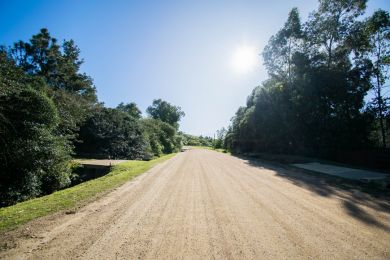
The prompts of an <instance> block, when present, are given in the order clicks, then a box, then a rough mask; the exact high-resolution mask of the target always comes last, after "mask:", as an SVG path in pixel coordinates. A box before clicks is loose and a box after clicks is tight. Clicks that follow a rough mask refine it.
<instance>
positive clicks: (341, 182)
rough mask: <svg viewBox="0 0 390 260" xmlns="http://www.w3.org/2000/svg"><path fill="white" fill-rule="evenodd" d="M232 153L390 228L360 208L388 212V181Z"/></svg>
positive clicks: (362, 218) (352, 213)
mask: <svg viewBox="0 0 390 260" xmlns="http://www.w3.org/2000/svg"><path fill="white" fill-rule="evenodd" d="M234 156H236V157H238V158H240V159H244V160H245V162H246V163H247V164H249V165H251V166H254V167H259V168H266V169H269V170H272V171H274V172H275V173H276V175H277V176H280V177H282V178H285V179H287V180H288V181H290V182H291V183H292V184H294V185H296V186H299V187H302V188H304V189H307V190H310V191H311V192H313V193H315V194H317V195H320V196H324V197H330V196H333V197H335V198H338V199H340V200H341V201H342V205H343V206H344V208H345V211H346V212H347V213H348V215H350V216H351V217H353V218H355V219H357V220H359V221H361V222H363V223H366V224H368V225H373V226H376V227H378V228H381V229H384V230H386V231H390V226H389V225H387V224H384V223H381V222H380V221H379V220H377V219H375V217H374V216H371V215H370V214H369V213H368V212H366V211H365V210H364V208H363V206H365V207H368V208H371V209H374V210H377V211H380V212H385V213H389V214H390V188H389V186H388V185H389V184H388V183H383V182H381V183H378V182H362V181H356V180H348V179H344V178H340V177H336V176H331V175H327V174H322V173H317V172H312V171H308V170H304V169H299V168H296V167H293V166H291V165H288V164H282V163H278V162H273V161H272V162H270V161H265V160H262V159H258V158H252V157H247V156H239V155H234ZM340 191H342V192H340Z"/></svg>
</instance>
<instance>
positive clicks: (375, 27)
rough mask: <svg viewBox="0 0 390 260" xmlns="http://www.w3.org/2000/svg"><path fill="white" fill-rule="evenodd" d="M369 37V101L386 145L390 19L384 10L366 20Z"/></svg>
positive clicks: (384, 145)
mask: <svg viewBox="0 0 390 260" xmlns="http://www.w3.org/2000/svg"><path fill="white" fill-rule="evenodd" d="M366 30H367V34H368V39H369V55H370V58H371V60H372V66H373V74H372V75H373V77H372V80H373V82H372V85H373V90H374V94H375V97H374V99H373V101H372V102H371V105H372V106H373V108H374V111H375V113H376V114H377V116H378V118H379V124H380V131H381V136H382V146H383V148H386V147H387V140H386V124H385V118H386V116H387V114H388V113H389V111H388V109H389V98H388V97H386V96H385V95H384V90H385V87H387V86H386V81H387V80H388V79H389V74H388V70H389V65H390V19H389V13H388V12H387V11H384V10H378V11H376V12H375V13H374V14H373V15H372V16H371V17H369V18H368V19H367V21H366Z"/></svg>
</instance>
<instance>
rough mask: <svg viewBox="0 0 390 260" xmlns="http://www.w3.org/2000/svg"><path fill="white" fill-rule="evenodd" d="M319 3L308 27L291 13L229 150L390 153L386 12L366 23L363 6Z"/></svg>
mask: <svg viewBox="0 0 390 260" xmlns="http://www.w3.org/2000/svg"><path fill="white" fill-rule="evenodd" d="M319 2H320V4H319V8H318V10H316V11H315V12H313V13H312V14H311V15H310V17H309V18H308V20H307V21H306V22H305V23H301V21H300V17H299V13H298V10H297V9H296V8H294V9H292V10H291V12H290V13H289V16H288V19H287V22H286V23H285V25H284V26H283V28H281V30H280V31H279V32H277V33H276V34H275V35H274V36H272V37H271V39H270V40H269V43H268V45H267V46H266V47H265V48H264V51H263V58H264V64H265V66H266V68H267V70H268V73H269V79H268V80H266V81H265V82H264V83H263V84H262V85H261V86H258V87H256V88H255V89H254V90H253V91H252V93H251V94H250V96H249V97H248V99H247V104H246V106H245V107H240V108H239V109H238V111H237V112H236V115H235V116H234V117H233V119H232V124H231V126H230V127H229V129H228V131H227V133H226V137H225V139H224V145H225V146H226V147H227V148H229V149H231V150H233V151H235V152H274V153H289V154H302V155H310V156H320V157H326V158H334V157H335V156H336V155H337V154H339V153H342V152H345V151H353V150H359V149H370V148H373V147H383V148H387V141H386V140H387V139H388V137H389V134H390V131H389V129H390V128H389V125H390V113H389V106H388V105H389V103H388V99H387V98H385V96H384V91H383V89H384V87H385V83H386V80H387V79H388V76H387V74H386V72H387V70H388V66H389V61H390V60H389V58H390V56H389V54H390V53H389V52H390V48H389V37H390V31H389V14H388V13H387V12H386V11H383V10H378V11H376V12H375V13H374V14H373V15H372V16H371V17H369V18H367V19H365V20H362V19H360V17H361V15H362V14H363V13H364V10H365V7H366V0H332V1H331V0H320V1H319ZM372 91H373V93H374V98H373V100H367V94H368V93H370V92H372ZM370 96H372V94H371V95H368V99H369V98H370ZM365 97H366V100H367V101H368V102H365V101H366V100H365Z"/></svg>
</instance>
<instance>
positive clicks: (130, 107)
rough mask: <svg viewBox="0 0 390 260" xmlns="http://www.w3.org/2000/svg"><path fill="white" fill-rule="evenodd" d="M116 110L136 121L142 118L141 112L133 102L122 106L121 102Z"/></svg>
mask: <svg viewBox="0 0 390 260" xmlns="http://www.w3.org/2000/svg"><path fill="white" fill-rule="evenodd" d="M116 108H117V109H118V110H120V111H123V112H125V113H127V114H129V115H130V116H131V117H133V118H136V119H140V118H141V116H142V112H141V110H139V108H138V107H137V104H136V103H134V102H131V103H128V104H124V103H123V102H121V103H120V104H119V105H118V106H117V107H116Z"/></svg>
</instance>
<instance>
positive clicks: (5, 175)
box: [0, 85, 70, 206]
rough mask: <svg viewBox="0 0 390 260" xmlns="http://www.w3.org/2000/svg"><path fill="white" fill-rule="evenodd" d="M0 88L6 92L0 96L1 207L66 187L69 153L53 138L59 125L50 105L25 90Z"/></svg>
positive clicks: (38, 95) (42, 95) (63, 142)
mask: <svg viewBox="0 0 390 260" xmlns="http://www.w3.org/2000/svg"><path fill="white" fill-rule="evenodd" d="M0 87H3V88H4V89H5V88H7V91H4V92H2V93H0V114H1V115H2V119H3V120H2V123H1V125H0V129H1V130H0V133H1V135H2V138H1V142H2V145H1V146H0V164H1V166H2V171H1V173H0V201H1V202H0V203H1V206H5V205H10V204H13V203H15V202H17V201H21V200H25V199H27V198H32V197H35V196H39V195H42V194H47V193H51V192H53V191H55V190H58V189H60V188H63V187H65V186H67V185H68V184H69V182H70V179H69V176H70V170H69V167H68V165H67V161H68V160H69V156H68V154H69V151H66V148H64V147H66V145H65V140H64V139H63V138H61V137H59V136H55V135H54V134H53V132H54V130H55V128H56V126H57V124H58V116H57V111H56V108H55V106H54V104H53V102H52V101H51V100H50V99H49V98H48V97H47V96H46V95H44V94H43V93H40V92H38V91H35V90H33V89H30V88H28V87H25V88H11V87H9V86H4V85H2V86H0Z"/></svg>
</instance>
